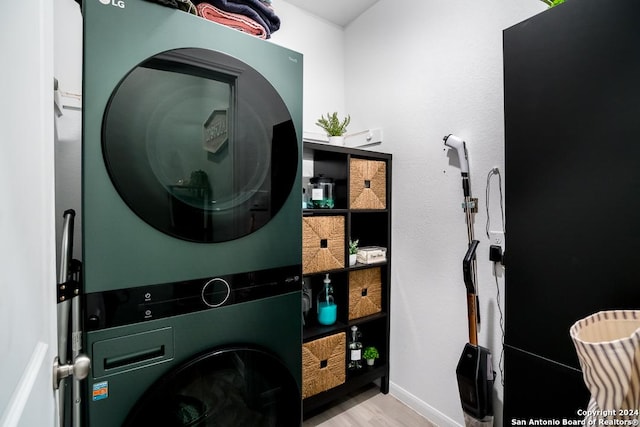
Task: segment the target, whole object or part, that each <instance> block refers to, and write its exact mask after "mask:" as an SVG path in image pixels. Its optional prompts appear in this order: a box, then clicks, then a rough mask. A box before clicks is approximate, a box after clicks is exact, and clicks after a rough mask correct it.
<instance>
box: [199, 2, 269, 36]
mask: <svg viewBox="0 0 640 427" xmlns="http://www.w3.org/2000/svg"><path fill="white" fill-rule="evenodd" d="M196 7H197V9H198V15H199V16H201V17H203V18H204V19H206V20H208V21H213V22H217V23H218V24H222V25H226V26H227V27H231V28H233V29H236V30H238V31H242V32H244V33H247V34H251V35H252V36H256V37H259V38H261V39H267V38H269V33H268V32H267V29H266V28H265V27H263V26H262V25H260V24H259V23H258V22H256V21H254V20H253V19H251V18H249V17H247V16H245V15H240V14H238V13H232V12H225V11H224V10H221V9H218V8H217V7H215V6H212V5H210V4H209V3H200V4H199V5H198V6H196Z"/></svg>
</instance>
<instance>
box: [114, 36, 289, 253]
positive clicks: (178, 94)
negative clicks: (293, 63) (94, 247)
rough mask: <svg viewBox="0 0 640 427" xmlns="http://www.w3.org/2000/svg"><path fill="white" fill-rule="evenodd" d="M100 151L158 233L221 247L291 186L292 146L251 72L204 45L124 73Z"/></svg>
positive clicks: (270, 92) (254, 225) (267, 214)
mask: <svg viewBox="0 0 640 427" xmlns="http://www.w3.org/2000/svg"><path fill="white" fill-rule="evenodd" d="M102 147H103V154H104V158H105V164H106V166H107V170H108V171H109V175H110V177H111V180H112V182H113V184H114V186H115V187H116V189H117V191H118V193H119V194H120V196H121V197H122V198H123V200H124V201H125V202H126V203H127V205H128V206H129V207H130V208H131V209H132V210H133V211H134V212H135V213H136V214H137V215H138V216H139V217H141V218H142V219H143V220H145V221H146V222H147V223H149V224H150V225H151V226H153V227H155V228H157V229H158V230H160V231H162V232H164V233H166V234H169V235H172V236H174V237H178V238H181V239H185V240H190V241H196V242H222V241H227V240H233V239H237V238H239V237H242V236H245V235H247V234H250V233H252V232H254V231H255V230H257V229H259V228H261V227H262V226H264V225H265V224H266V223H268V222H269V220H270V219H271V218H273V217H274V216H275V215H276V214H277V212H278V211H279V210H280V208H281V207H282V205H283V204H284V203H285V201H286V199H287V197H288V196H289V193H290V192H291V190H292V187H293V182H294V181H295V178H296V174H297V169H298V140H297V135H296V132H295V128H294V125H293V121H292V120H291V116H290V114H289V111H288V109H287V107H286V105H285V103H284V101H283V100H282V98H281V97H280V95H279V94H278V92H277V91H276V90H275V88H274V87H273V86H272V85H271V84H270V83H269V82H268V81H267V79H265V78H264V77H263V76H262V75H261V74H260V73H259V72H258V71H256V70H255V69H253V68H252V67H250V66H249V65H247V64H245V63H243V62H242V61H239V60H237V59H235V58H232V57H230V56H227V55H225V54H222V53H219V52H213V51H208V50H204V49H176V50H173V51H168V52H164V53H162V54H159V55H156V56H154V57H152V58H150V59H148V60H147V61H145V62H143V63H141V64H140V65H138V66H137V67H136V68H134V69H133V70H131V72H129V74H128V75H127V76H126V77H125V78H124V79H123V80H122V81H121V82H120V84H119V85H118V87H117V88H116V90H115V91H114V93H113V94H112V96H111V99H110V101H109V104H108V106H107V109H106V112H105V116H104V120H103V135H102Z"/></svg>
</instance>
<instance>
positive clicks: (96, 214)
mask: <svg viewBox="0 0 640 427" xmlns="http://www.w3.org/2000/svg"><path fill="white" fill-rule="evenodd" d="M82 10H83V19H84V47H83V50H84V70H83V145H82V227H83V228H82V249H83V255H82V257H83V259H82V262H83V271H82V273H83V277H82V287H83V294H84V301H85V303H86V305H85V308H84V310H83V319H84V329H85V331H86V334H85V336H84V340H83V342H84V351H85V352H86V353H87V354H88V355H89V356H90V358H91V373H90V374H89V377H88V380H87V386H88V387H87V390H86V392H85V393H84V396H85V398H84V399H83V400H84V401H83V407H84V409H85V410H84V415H85V417H86V420H87V424H88V425H89V426H92V427H94V426H95V427H101V426H105V427H106V426H116V425H137V426H144V425H159V424H158V422H159V421H158V420H164V421H165V423H164V424H162V425H179V426H183V425H194V426H195V425H202V426H205V425H216V426H228V427H237V426H240V425H242V426H247V427H248V426H252V425H256V426H271V425H277V426H281V427H287V426H299V425H300V419H301V398H300V383H301V342H302V339H301V330H302V327H301V307H300V305H301V295H300V289H301V258H302V255H301V240H302V238H301V233H302V231H301V229H302V227H301V217H302V215H301V207H302V200H301V153H302V140H301V135H302V66H303V58H302V55H301V54H299V53H297V52H294V51H291V50H289V49H286V48H283V47H280V46H277V45H275V44H273V43H271V42H268V41H264V40H260V39H258V38H255V37H252V36H249V35H247V34H244V33H241V32H239V31H236V30H233V29H230V28H227V27H223V26H221V25H218V24H216V23H213V22H210V21H207V20H205V19H203V18H200V17H198V16H195V15H191V14H188V13H186V12H183V11H180V10H177V9H171V8H168V7H164V6H162V5H159V4H156V3H152V2H149V1H143V0H119V1H115V0H113V1H111V0H85V1H84V2H83V5H82ZM240 414H244V415H245V416H246V418H238V416H239V415H240ZM249 420H252V421H251V423H250V422H249Z"/></svg>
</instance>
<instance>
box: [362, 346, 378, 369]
mask: <svg viewBox="0 0 640 427" xmlns="http://www.w3.org/2000/svg"><path fill="white" fill-rule="evenodd" d="M362 357H363V358H364V359H365V360H366V361H367V365H369V366H373V362H374V361H375V360H376V359H377V358H378V357H380V353H378V349H377V348H375V347H373V346H370V347H366V348H365V349H364V351H363V352H362Z"/></svg>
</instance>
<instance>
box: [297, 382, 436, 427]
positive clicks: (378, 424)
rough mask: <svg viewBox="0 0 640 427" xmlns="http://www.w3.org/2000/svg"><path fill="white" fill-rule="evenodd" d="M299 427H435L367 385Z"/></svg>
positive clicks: (403, 405)
mask: <svg viewBox="0 0 640 427" xmlns="http://www.w3.org/2000/svg"><path fill="white" fill-rule="evenodd" d="M302 426H303V427H316V426H318V427H365V426H366V427H437V426H436V425H435V424H433V423H431V422H430V421H428V420H426V419H425V418H423V417H422V416H420V415H419V414H418V413H417V412H415V411H414V410H413V409H411V408H409V407H408V406H406V405H405V404H404V403H402V402H400V401H399V400H397V399H396V398H394V397H393V396H391V395H390V394H382V393H380V389H379V388H378V387H375V386H373V385H372V386H370V387H367V388H364V389H362V390H360V391H359V392H358V393H354V394H351V395H349V396H348V397H347V398H345V399H342V400H339V401H338V402H336V404H334V405H332V406H331V407H329V408H328V409H326V410H325V411H324V412H321V413H319V414H317V415H315V416H313V417H311V418H309V419H307V420H305V421H304V422H303V424H302Z"/></svg>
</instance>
